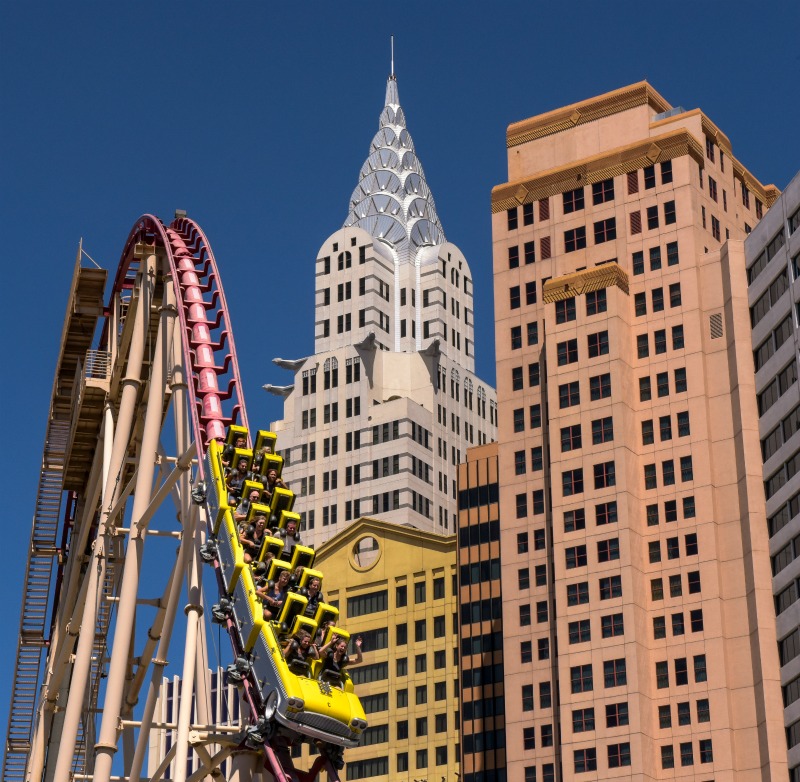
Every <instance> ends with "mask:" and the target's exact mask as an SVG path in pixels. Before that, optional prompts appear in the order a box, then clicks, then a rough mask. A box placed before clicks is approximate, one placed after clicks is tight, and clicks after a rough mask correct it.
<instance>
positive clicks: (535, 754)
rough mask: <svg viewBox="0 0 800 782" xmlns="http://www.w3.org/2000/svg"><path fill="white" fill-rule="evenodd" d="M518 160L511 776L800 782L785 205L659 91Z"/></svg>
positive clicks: (509, 602) (511, 459)
mask: <svg viewBox="0 0 800 782" xmlns="http://www.w3.org/2000/svg"><path fill="white" fill-rule="evenodd" d="M508 156H509V180H510V181H509V182H507V183H504V184H501V185H499V186H498V187H496V188H495V189H494V190H493V194H492V209H493V242H494V253H493V255H494V276H495V313H496V353H497V378H498V381H497V385H498V413H499V441H500V445H499V449H498V459H499V475H500V476H501V478H500V505H499V515H500V518H501V519H502V520H503V523H502V525H501V535H500V544H499V545H500V547H501V549H502V552H503V567H502V591H503V596H504V597H503V628H504V630H503V632H504V650H505V651H504V666H505V697H506V703H505V719H506V736H505V740H506V748H507V749H506V752H507V761H508V762H507V774H508V778H509V779H515V780H526V782H533V780H534V779H536V780H555V779H556V777H557V776H558V773H559V772H558V769H559V767H560V768H561V774H562V778H563V779H565V780H567V779H609V778H616V777H625V778H634V779H639V780H644V779H673V778H681V779H697V780H708V779H714V780H718V781H719V780H734V779H735V780H773V779H774V780H777V779H785V778H786V773H787V771H786V769H787V765H786V743H785V736H784V731H783V718H782V704H781V697H780V688H779V669H778V656H777V648H776V643H775V619H774V611H773V605H772V596H771V584H770V572H769V558H768V542H769V541H768V537H767V531H766V519H765V506H764V493H763V486H762V479H761V458H760V450H759V441H758V415H757V410H756V404H755V379H754V373H753V364H752V356H751V352H750V324H749V312H748V302H747V278H746V273H745V260H744V251H743V244H742V240H743V238H744V236H745V235H746V233H747V232H748V231H749V230H750V228H751V227H752V226H754V225H755V224H756V223H757V222H758V220H759V219H760V217H761V215H762V213H763V211H764V210H765V209H766V208H767V207H768V206H769V205H770V204H771V203H772V202H773V201H774V200H775V198H776V197H777V191H776V190H775V188H774V187H771V186H769V187H764V186H763V185H761V184H760V183H759V182H758V181H757V180H756V179H755V178H754V177H753V176H752V175H751V174H750V173H749V172H748V171H747V170H746V169H744V167H743V166H742V165H741V164H740V163H739V162H738V161H737V160H736V159H735V157H734V156H733V154H732V150H731V146H730V142H729V141H728V139H727V137H726V136H725V135H724V134H723V133H722V132H721V131H720V130H719V129H718V128H716V126H715V125H714V124H713V122H711V121H710V120H709V119H708V118H707V117H706V116H705V115H704V114H703V113H702V112H700V111H698V110H694V111H688V112H687V111H683V110H680V109H676V110H672V109H671V107H670V105H669V104H668V103H667V102H666V101H665V100H664V99H663V98H662V97H661V96H660V95H658V93H656V92H655V91H654V90H653V89H652V87H650V86H649V85H648V84H646V83H641V84H637V85H632V86H631V87H627V88H624V89H622V90H618V91H616V92H614V93H609V94H608V95H604V96H600V97H598V98H594V99H590V100H588V101H584V102H582V103H580V104H575V105H573V106H569V107H565V108H564V109H560V110H557V111H555V112H550V113H549V114H545V115H542V116H540V117H534V118H532V119H530V120H526V121H524V122H521V123H516V124H515V125H512V126H511V127H510V128H509V130H508ZM536 573H538V574H540V575H541V574H542V573H546V575H545V577H544V579H540V581H539V583H540V584H541V585H537V580H536V578H535V577H534V574H536ZM542 688H544V692H551V693H552V698H549V699H544V700H543V699H542V698H541V693H542Z"/></svg>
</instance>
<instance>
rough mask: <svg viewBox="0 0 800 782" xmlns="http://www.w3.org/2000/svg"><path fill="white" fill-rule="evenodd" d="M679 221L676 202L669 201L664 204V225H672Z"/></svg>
mask: <svg viewBox="0 0 800 782" xmlns="http://www.w3.org/2000/svg"><path fill="white" fill-rule="evenodd" d="M676 220H677V216H676V214H675V202H674V201H667V202H666V203H665V204H664V225H672V224H673V223H675V222H676Z"/></svg>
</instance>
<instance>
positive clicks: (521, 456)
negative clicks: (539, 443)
mask: <svg viewBox="0 0 800 782" xmlns="http://www.w3.org/2000/svg"><path fill="white" fill-rule="evenodd" d="M514 474H515V475H524V474H525V451H516V452H515V453H514Z"/></svg>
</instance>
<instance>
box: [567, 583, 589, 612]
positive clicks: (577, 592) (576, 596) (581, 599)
mask: <svg viewBox="0 0 800 782" xmlns="http://www.w3.org/2000/svg"><path fill="white" fill-rule="evenodd" d="M588 602H589V582H588V581H581V582H579V583H577V584H567V605H568V606H577V605H583V604H585V603H588Z"/></svg>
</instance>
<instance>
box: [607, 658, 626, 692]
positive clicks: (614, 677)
mask: <svg viewBox="0 0 800 782" xmlns="http://www.w3.org/2000/svg"><path fill="white" fill-rule="evenodd" d="M603 678H604V681H605V686H606V687H622V686H623V685H625V684H627V683H628V675H627V672H626V666H625V658H624V657H621V658H620V659H618V660H606V661H605V662H604V663H603Z"/></svg>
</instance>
